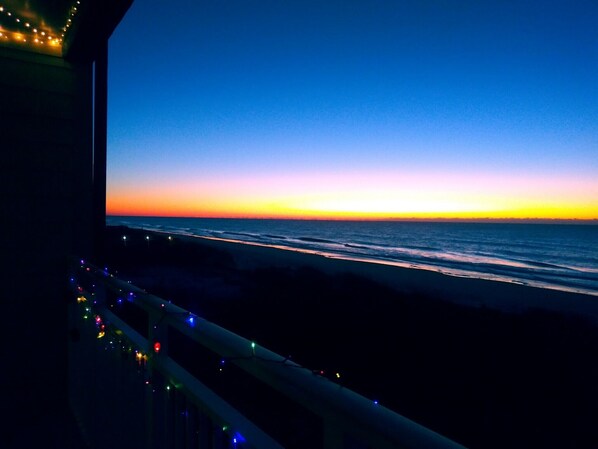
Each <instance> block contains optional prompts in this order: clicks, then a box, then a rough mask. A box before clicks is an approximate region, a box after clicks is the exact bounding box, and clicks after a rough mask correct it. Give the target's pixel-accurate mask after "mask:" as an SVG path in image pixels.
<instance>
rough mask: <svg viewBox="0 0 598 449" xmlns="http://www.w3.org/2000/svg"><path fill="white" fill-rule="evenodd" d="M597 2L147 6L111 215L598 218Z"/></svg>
mask: <svg viewBox="0 0 598 449" xmlns="http://www.w3.org/2000/svg"><path fill="white" fill-rule="evenodd" d="M597 23H598V2H595V1H550V0H548V1H536V2H534V1H532V2H530V1H508V0H506V1H495V2H491V1H458V0H454V1H448V0H447V1H440V0H437V1H427V0H419V1H408V2H407V1H399V0H397V1H380V0H344V1H336V0H333V1H328V0H320V1H312V0H303V1H295V0H285V1H280V0H278V1H270V0H263V1H262V0H199V1H192V0H173V1H169V2H164V1H157V0H136V1H135V2H134V3H133V5H132V6H131V9H130V10H129V11H128V12H127V15H126V16H125V17H124V19H123V20H122V22H121V23H120V25H119V26H118V28H117V29H116V30H115V31H114V33H113V35H112V37H111V38H110V41H109V94H108V178H107V213H108V214H110V215H152V216H197V217H256V218H260V217H268V218H332V219H335V218H358V219H411V218H416V219H434V218H445V219H446V218H448V219H450V218H472V219H485V218H492V219H497V218H499V219H503V218H517V219H519V218H548V219H598V79H597V77H598V26H596V24H597Z"/></svg>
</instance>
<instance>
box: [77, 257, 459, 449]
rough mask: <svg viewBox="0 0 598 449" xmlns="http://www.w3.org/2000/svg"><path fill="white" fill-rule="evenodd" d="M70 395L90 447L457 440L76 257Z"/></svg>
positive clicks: (443, 447)
mask: <svg viewBox="0 0 598 449" xmlns="http://www.w3.org/2000/svg"><path fill="white" fill-rule="evenodd" d="M69 286H70V291H71V292H72V296H73V298H76V301H73V302H72V306H71V309H70V310H71V313H70V322H71V340H72V343H71V350H70V357H71V363H70V366H71V374H70V376H71V379H70V380H69V385H70V388H71V403H72V407H73V409H74V410H75V413H76V416H77V417H78V418H79V421H80V425H81V427H82V430H83V433H84V434H85V436H86V438H87V440H88V441H89V442H90V443H91V444H92V445H93V446H97V447H111V448H118V447H123V448H124V447H128V448H130V447H146V448H148V449H160V448H239V449H241V448H248V449H250V448H251V449H253V448H260V449H278V448H283V447H285V448H308V449H318V448H321V449H384V448H393V449H396V448H402V449H416V448H417V449H421V448H427V449H434V448H437V449H457V448H462V446H461V445H459V444H457V443H455V442H453V441H451V440H449V439H447V438H445V437H443V436H441V435H439V434H437V433H435V432H433V431H431V430H429V429H427V428H425V427H423V426H421V425H419V424H417V423H415V422H413V421H410V420H409V419H406V418H405V417H403V416H401V415H399V414H397V413H395V412H393V411H391V410H389V409H387V408H385V407H384V406H382V405H379V404H377V403H376V402H374V401H372V400H369V399H367V398H365V397H363V396H361V395H359V394H357V393H355V392H353V391H351V390H349V389H347V388H345V387H343V386H342V385H339V384H338V383H336V382H334V381H332V380H330V379H328V378H326V377H324V376H321V375H319V373H317V372H313V371H311V370H309V369H306V368H304V367H302V366H300V365H298V364H296V363H294V362H292V361H290V360H288V359H287V358H285V357H283V356H281V355H279V354H276V353H274V352H272V351H269V350H268V349H266V348H264V347H262V346H260V345H257V344H255V343H254V342H251V341H249V340H247V339H245V338H243V337H241V336H239V335H236V334H234V333H232V332H230V331H228V330H226V329H224V328H222V327H219V326H217V325H215V324H214V323H211V322H209V321H207V320H205V319H202V318H201V317H199V316H196V315H194V314H192V313H190V312H189V311H187V310H184V309H182V308H180V307H177V306H176V305H174V304H171V303H170V302H168V301H164V300H163V299H161V298H158V297H156V296H154V295H151V294H149V293H148V292H146V291H144V290H142V289H140V288H138V287H136V286H134V285H132V284H130V283H129V282H125V281H123V280H121V279H118V278H116V277H114V276H113V275H112V274H110V273H108V271H106V270H103V269H100V268H98V267H96V266H93V265H91V264H89V263H86V262H84V261H77V262H76V263H74V264H73V265H72V273H71V274H70V279H69Z"/></svg>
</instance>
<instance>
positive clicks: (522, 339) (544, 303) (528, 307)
mask: <svg viewBox="0 0 598 449" xmlns="http://www.w3.org/2000/svg"><path fill="white" fill-rule="evenodd" d="M123 235H126V236H127V240H126V242H125V241H124V240H123V239H122V236H123ZM146 235H148V236H149V237H150V239H149V240H146V239H145V236H146ZM104 262H105V265H106V266H107V267H108V268H109V270H110V271H112V272H115V273H116V274H117V275H119V276H120V277H122V278H123V279H126V280H130V281H131V282H132V283H134V284H136V285H138V286H140V287H142V288H145V289H146V290H148V291H150V292H151V293H154V294H156V295H158V296H161V297H163V298H164V299H167V300H171V301H172V302H174V303H176V304H178V305H180V306H181V307H184V308H187V309H189V310H190V311H192V312H194V313H196V314H198V315H201V316H203V317H205V318H206V319H208V320H210V321H213V322H214V323H216V324H219V325H221V326H223V327H226V328H228V329H230V330H232V331H234V332H236V333H238V334H240V335H242V336H244V337H246V338H250V339H252V340H254V341H257V342H258V343H260V344H261V345H262V346H265V347H267V348H269V349H271V350H273V351H275V352H277V353H279V354H281V355H285V356H287V355H288V356H290V358H292V359H293V360H294V361H295V362H297V363H299V364H301V365H304V366H306V367H309V368H312V369H314V370H316V369H317V370H324V371H325V372H326V373H329V375H330V377H331V378H332V377H335V378H336V373H339V374H340V378H338V379H337V381H338V382H339V383H340V384H341V385H343V386H346V387H348V388H351V389H353V390H355V391H357V392H358V393H360V394H362V395H364V396H366V397H368V398H371V399H376V400H379V401H380V402H381V403H382V404H384V405H386V406H387V407H389V408H391V409H393V410H395V411H397V412H398V413H401V414H403V415H404V416H406V417H408V418H410V419H413V420H415V421H417V422H419V423H421V424H423V425H425V426H427V427H429V428H431V429H433V430H435V431H437V432H439V433H441V434H444V435H446V436H448V437H449V438H452V439H454V440H455V441H457V442H460V443H461V444H463V445H465V446H467V447H469V448H471V449H475V448H504V447H509V448H535V447H538V448H540V447H541V448H551V447H554V448H556V447H559V448H563V447H576V448H592V447H597V446H598V430H597V429H596V428H595V426H594V425H593V423H594V422H595V420H596V419H597V418H598V406H597V404H598V391H597V390H596V388H595V379H596V378H598V363H597V362H596V360H595V359H596V358H595V350H596V348H597V347H598V346H597V343H598V325H597V324H596V323H597V322H598V307H597V303H598V298H596V297H594V296H589V295H581V294H574V293H567V292H562V291H557V290H547V289H539V288H532V287H528V286H523V285H516V284H508V283H502V282H494V281H485V280H479V279H469V278H459V277H454V276H447V275H444V274H441V273H437V272H432V271H425V270H416V269H408V268H400V267H394V266H388V265H381V264H373V263H367V262H359V261H351V260H342V259H332V258H328V257H323V256H320V255H317V254H306V253H299V252H294V251H286V250H280V249H276V248H268V247H261V246H255V245H247V244H239V243H234V242H227V241H222V240H212V239H205V238H201V239H200V238H195V237H182V236H172V239H168V235H167V234H160V233H148V232H145V231H141V230H135V229H127V228H120V227H109V228H108V235H107V239H106V257H105V261H104Z"/></svg>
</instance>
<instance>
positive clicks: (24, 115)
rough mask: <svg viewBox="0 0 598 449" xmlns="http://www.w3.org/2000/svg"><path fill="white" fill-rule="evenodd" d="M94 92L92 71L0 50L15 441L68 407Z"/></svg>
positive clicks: (0, 165)
mask: <svg viewBox="0 0 598 449" xmlns="http://www.w3.org/2000/svg"><path fill="white" fill-rule="evenodd" d="M92 82H93V76H92V65H91V64H90V63H85V64H72V63H67V62H66V61H64V60H63V59H61V58H55V57H50V56H43V55H37V54H34V53H28V52H23V51H18V50H13V49H8V48H0V200H1V201H0V206H1V208H2V213H1V214H0V235H1V237H0V255H1V256H0V257H1V266H2V269H1V270H0V271H1V273H2V275H1V276H2V285H3V288H2V289H1V293H0V305H1V306H2V313H0V316H1V317H2V318H1V319H0V322H1V323H2V331H1V333H0V335H3V339H4V338H6V339H5V340H4V342H3V343H0V348H1V349H0V354H1V357H2V365H3V366H6V367H8V366H9V367H10V368H9V369H4V368H3V369H2V371H4V372H3V373H2V378H3V385H4V386H8V388H6V387H3V393H2V395H3V398H2V401H3V409H5V410H8V411H9V413H10V416H11V418H10V420H9V422H8V423H7V424H8V425H7V427H8V428H9V432H12V435H13V436H14V434H18V433H19V431H20V430H19V429H21V428H23V426H26V425H27V426H31V425H32V424H35V421H36V420H37V421H39V420H44V419H46V418H47V416H48V413H51V411H52V410H56V407H63V406H64V405H65V404H66V400H67V399H66V398H67V394H66V392H67V339H68V327H67V319H66V318H67V315H66V310H67V309H66V305H67V296H66V295H65V291H66V290H65V288H66V282H67V278H66V264H67V259H68V257H69V256H71V255H76V256H77V257H86V256H88V255H89V253H90V251H91V248H92V238H91V226H92V137H93V134H92V105H93V103H92V101H93V100H92ZM5 405H6V406H7V407H4V406H5ZM9 439H10V438H9Z"/></svg>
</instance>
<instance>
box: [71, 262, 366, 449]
mask: <svg viewBox="0 0 598 449" xmlns="http://www.w3.org/2000/svg"><path fill="white" fill-rule="evenodd" d="M80 263H81V271H82V272H83V273H84V275H85V276H88V275H91V276H96V278H97V279H104V278H105V277H107V276H108V275H109V270H108V268H107V267H104V268H103V269H99V268H95V267H92V266H88V265H86V264H85V261H84V260H81V261H80ZM100 275H103V276H100ZM69 280H70V283H71V284H72V288H73V289H74V290H76V291H77V296H76V298H77V304H81V305H82V308H83V309H84V318H86V317H87V316H88V314H89V313H90V312H91V308H90V307H89V306H88V304H89V303H90V301H89V296H90V295H94V292H91V293H90V292H85V290H83V288H82V286H81V285H77V283H76V279H75V278H74V277H71V278H69ZM91 285H92V288H94V287H95V284H91ZM119 291H121V292H122V289H119ZM84 292H85V293H84ZM86 295H87V296H86ZM122 295H123V296H126V297H127V299H129V298H130V299H129V300H131V299H132V298H133V297H134V293H133V292H132V291H129V292H122ZM115 302H116V303H117V304H122V302H123V298H122V297H120V296H118V297H116V299H115ZM169 303H170V301H169ZM94 304H95V301H94ZM160 307H161V309H162V310H163V316H162V317H161V318H160V320H159V321H158V324H159V322H160V321H161V320H162V319H163V318H164V317H165V316H166V315H167V314H180V313H181V312H173V311H169V310H168V308H167V307H166V304H165V303H161V304H160ZM92 316H93V317H94V321H95V325H96V326H97V327H98V328H99V332H98V335H97V339H102V341H106V343H105V345H106V346H105V348H106V349H120V351H121V352H122V353H123V355H126V354H131V353H132V352H133V345H132V344H131V343H130V342H128V341H127V340H126V337H125V336H124V333H123V331H122V330H120V329H113V328H112V326H108V325H107V323H105V322H104V320H103V319H102V317H101V315H100V314H97V313H96V314H94V315H92ZM181 319H182V320H184V321H186V322H187V323H188V324H189V325H190V326H194V325H195V321H196V320H195V316H194V315H193V314H192V313H190V312H187V311H185V312H184V316H183V317H182V318H181ZM109 332H112V337H111V338H106V337H107V336H108V333H109ZM249 344H250V347H251V356H247V357H224V358H221V359H220V360H219V366H218V369H219V371H220V372H222V371H223V368H224V366H225V365H226V362H227V361H228V360H234V359H258V360H260V361H263V362H267V363H277V364H283V365H286V366H288V367H289V368H295V369H306V368H305V367H303V366H301V365H297V364H294V363H287V362H288V361H289V359H290V356H288V357H286V358H284V359H275V360H274V359H268V358H264V357H260V356H256V349H255V348H256V346H257V344H256V342H254V341H251V342H250V343H249ZM151 348H153V352H154V353H156V354H157V353H160V352H161V351H162V349H163V348H162V347H161V343H160V342H159V341H155V342H154V343H153V345H152V346H151ZM148 350H149V351H151V349H148ZM149 359H150V356H149V355H148V354H147V353H145V352H144V351H142V350H140V349H135V350H134V361H135V362H136V365H137V369H138V372H139V373H141V374H143V377H144V383H145V385H147V386H150V387H151V388H152V392H153V393H156V392H157V389H156V386H152V381H151V379H150V378H149V377H147V376H149V372H148V371H147V368H146V365H147V363H148V361H149ZM311 372H312V373H314V374H319V375H321V376H324V374H325V372H324V370H311ZM334 376H335V377H336V379H340V377H341V375H340V373H339V372H335V373H334ZM175 387H176V385H175ZM164 388H165V390H166V391H168V392H170V391H171V389H172V386H171V384H170V383H169V384H167V385H165V386H164ZM168 397H170V396H168ZM372 402H373V404H374V405H378V400H373V401H372ZM181 414H182V415H183V416H187V411H182V412H181ZM229 429H230V428H229V426H228V425H223V426H222V432H225V433H227V434H228V436H227V438H228V441H229V444H231V443H232V446H233V447H238V445H239V444H243V443H245V438H243V436H242V435H240V434H239V433H237V432H232V431H230V430H229Z"/></svg>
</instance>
